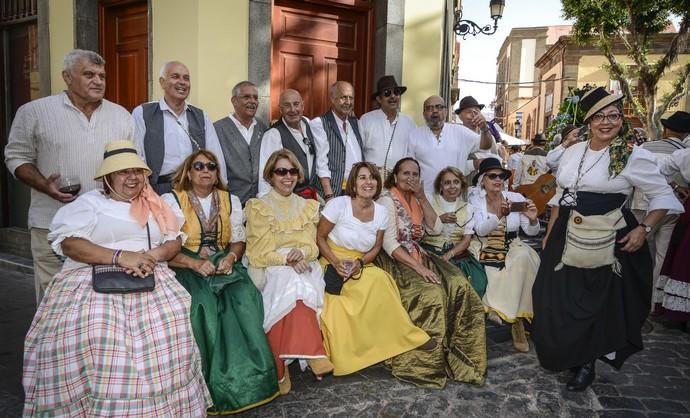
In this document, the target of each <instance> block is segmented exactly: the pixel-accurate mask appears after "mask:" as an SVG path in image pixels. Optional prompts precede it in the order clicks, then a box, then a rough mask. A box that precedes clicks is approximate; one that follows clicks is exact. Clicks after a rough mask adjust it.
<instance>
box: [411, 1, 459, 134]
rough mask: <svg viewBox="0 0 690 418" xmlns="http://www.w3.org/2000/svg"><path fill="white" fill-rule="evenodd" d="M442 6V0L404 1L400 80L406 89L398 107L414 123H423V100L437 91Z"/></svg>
mask: <svg viewBox="0 0 690 418" xmlns="http://www.w3.org/2000/svg"><path fill="white" fill-rule="evenodd" d="M444 6H445V1H443V0H407V1H405V29H404V35H403V51H402V54H403V69H402V84H403V85H404V86H407V92H406V93H405V96H404V97H403V101H402V109H401V110H402V112H403V113H405V114H407V115H409V116H411V117H412V118H414V119H415V122H417V124H418V125H421V124H423V123H424V118H423V117H422V105H423V104H424V100H426V98H427V97H429V96H432V95H435V94H438V93H439V85H440V77H441V48H442V47H443V37H442V36H443V33H442V32H443V8H444ZM446 99H448V100H449V99H450V98H449V97H447V98H446Z"/></svg>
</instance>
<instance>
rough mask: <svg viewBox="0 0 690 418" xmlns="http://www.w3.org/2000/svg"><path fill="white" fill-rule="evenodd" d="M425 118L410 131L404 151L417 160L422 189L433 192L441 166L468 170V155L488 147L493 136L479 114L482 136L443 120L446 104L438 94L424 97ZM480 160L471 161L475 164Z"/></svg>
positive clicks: (491, 142)
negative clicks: (407, 144) (408, 141)
mask: <svg viewBox="0 0 690 418" xmlns="http://www.w3.org/2000/svg"><path fill="white" fill-rule="evenodd" d="M423 110H424V112H423V115H424V120H425V121H426V126H420V127H418V128H416V129H414V130H413V131H412V132H411V133H410V143H409V146H408V152H407V154H408V155H409V156H411V157H412V158H414V159H416V160H417V161H418V162H419V165H420V167H421V173H420V174H421V177H422V181H423V184H424V191H425V193H426V194H427V195H430V194H431V193H433V183H434V179H435V178H436V175H437V174H438V172H439V171H441V170H442V169H443V168H445V167H448V166H452V167H457V168H458V169H460V170H462V171H463V174H465V175H467V174H468V171H467V170H468V168H469V164H468V160H467V157H468V156H469V155H470V154H471V153H473V152H478V151H480V149H481V150H487V151H488V150H490V149H491V148H492V145H493V143H494V139H493V137H492V136H491V133H489V129H488V128H487V127H486V120H485V119H484V117H483V116H481V114H480V115H479V116H477V118H478V119H479V118H481V120H478V121H477V126H479V127H480V129H481V136H480V135H478V134H477V133H475V132H473V131H472V130H471V129H469V128H467V127H466V126H463V125H457V124H451V123H445V121H446V118H447V117H448V106H447V105H446V102H445V100H443V98H442V97H440V96H431V97H429V98H428V99H426V100H425V101H424V107H423ZM480 162H481V160H474V161H472V162H471V164H472V166H473V167H474V168H476V167H478V166H479V164H480Z"/></svg>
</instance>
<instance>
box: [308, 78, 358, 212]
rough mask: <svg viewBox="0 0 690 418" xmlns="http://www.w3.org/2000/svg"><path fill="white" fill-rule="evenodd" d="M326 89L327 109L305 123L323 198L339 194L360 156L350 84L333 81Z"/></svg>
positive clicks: (328, 198)
mask: <svg viewBox="0 0 690 418" xmlns="http://www.w3.org/2000/svg"><path fill="white" fill-rule="evenodd" d="M328 92H329V96H330V99H331V110H329V111H328V112H326V113H325V114H324V115H322V116H319V117H316V118H314V119H312V121H311V122H310V123H309V125H310V126H311V130H312V132H313V133H314V140H315V141H316V154H317V156H316V172H317V174H318V176H319V181H320V185H321V190H322V192H323V198H324V199H325V200H326V201H328V200H330V199H331V198H333V197H338V196H340V195H341V194H342V192H343V190H345V183H346V182H347V178H348V176H349V175H350V169H351V168H352V165H353V164H355V163H358V162H360V161H362V159H363V156H362V137H361V135H360V134H359V125H358V124H357V118H356V117H354V116H352V110H353V108H354V104H355V96H354V95H355V93H354V89H353V88H352V84H350V83H348V82H347V81H336V82H335V83H333V84H332V85H331V87H330V88H329V89H328Z"/></svg>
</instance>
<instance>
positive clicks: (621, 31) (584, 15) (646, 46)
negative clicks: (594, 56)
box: [561, 0, 690, 137]
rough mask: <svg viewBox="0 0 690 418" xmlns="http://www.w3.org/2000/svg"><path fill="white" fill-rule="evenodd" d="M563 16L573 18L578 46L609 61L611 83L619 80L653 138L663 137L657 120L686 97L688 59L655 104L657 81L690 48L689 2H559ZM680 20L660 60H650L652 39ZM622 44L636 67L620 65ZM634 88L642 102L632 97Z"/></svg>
mask: <svg viewBox="0 0 690 418" xmlns="http://www.w3.org/2000/svg"><path fill="white" fill-rule="evenodd" d="M561 3H562V5H563V16H564V17H565V18H566V19H572V20H574V22H575V23H574V25H573V35H574V38H575V40H576V41H577V42H579V43H586V44H591V43H595V44H596V45H597V47H598V48H599V49H600V50H601V51H602V52H603V54H604V56H605V57H606V58H607V60H608V66H607V70H608V71H609V74H610V76H611V79H613V80H618V81H619V82H620V85H621V88H622V89H623V92H624V93H625V94H626V96H628V99H629V100H631V103H632V105H633V109H634V111H635V113H636V114H637V116H638V117H639V118H640V120H642V121H643V123H644V124H645V125H646V127H647V129H648V130H650V131H651V132H650V133H651V134H653V135H654V137H658V136H659V134H660V128H659V119H660V118H661V115H662V114H663V113H664V112H666V110H667V109H668V108H669V106H672V105H675V104H676V103H678V100H680V98H682V97H683V95H687V94H688V93H689V92H688V88H687V86H688V84H689V83H690V60H688V62H685V63H683V65H682V67H681V69H680V71H678V72H677V74H675V79H674V81H673V83H672V89H671V90H670V91H669V92H666V94H664V96H663V97H661V98H660V99H659V100H657V97H656V96H657V91H658V87H657V86H658V83H659V80H661V79H662V77H663V76H664V74H665V73H666V72H667V71H668V70H669V69H670V67H671V65H672V64H674V63H675V62H676V61H677V60H678V54H679V52H681V51H683V50H684V49H687V48H688V45H689V44H688V42H689V35H690V1H688V0H561ZM676 18H677V19H679V22H678V32H677V33H675V34H674V35H673V37H672V39H671V42H669V44H668V47H667V48H666V50H665V51H664V52H663V55H662V57H661V58H659V59H657V60H653V61H650V58H649V52H650V49H651V46H652V41H653V40H654V38H655V37H656V36H657V35H658V34H659V33H661V32H663V31H664V30H665V29H666V28H667V27H668V26H669V24H670V23H671V20H672V19H676ZM619 44H620V45H623V47H624V49H625V51H626V55H627V56H628V57H630V59H631V60H632V61H633V62H634V63H635V65H634V66H626V65H622V64H621V63H620V62H619V59H618V58H617V57H616V55H615V54H614V45H619ZM633 85H636V86H637V89H638V93H639V97H640V100H638V99H636V98H635V96H634V94H633V89H632V86H633Z"/></svg>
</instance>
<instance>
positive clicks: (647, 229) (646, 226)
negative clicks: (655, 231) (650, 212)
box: [637, 222, 652, 234]
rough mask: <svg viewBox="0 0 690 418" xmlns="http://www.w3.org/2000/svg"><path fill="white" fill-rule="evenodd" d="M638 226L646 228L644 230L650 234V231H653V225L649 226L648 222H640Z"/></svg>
mask: <svg viewBox="0 0 690 418" xmlns="http://www.w3.org/2000/svg"><path fill="white" fill-rule="evenodd" d="M637 226H641V227H642V228H643V229H644V232H646V233H648V234H649V233H650V232H652V227H651V226H649V225H647V224H643V223H642V222H640V224H639V225H637Z"/></svg>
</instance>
